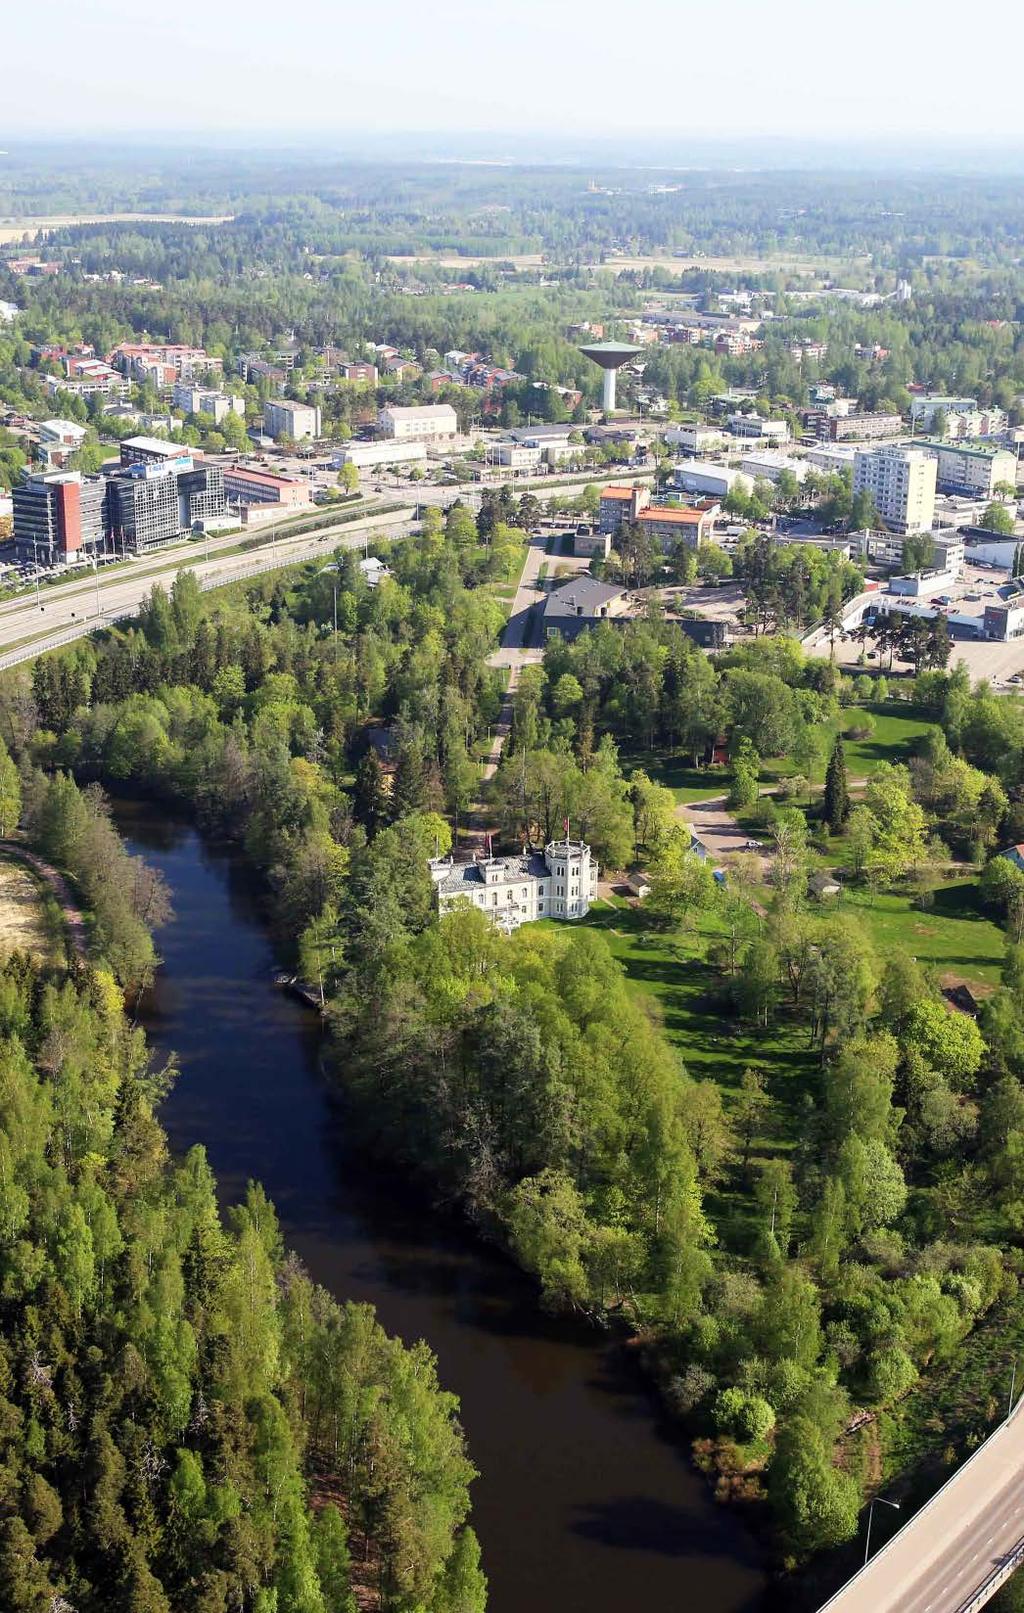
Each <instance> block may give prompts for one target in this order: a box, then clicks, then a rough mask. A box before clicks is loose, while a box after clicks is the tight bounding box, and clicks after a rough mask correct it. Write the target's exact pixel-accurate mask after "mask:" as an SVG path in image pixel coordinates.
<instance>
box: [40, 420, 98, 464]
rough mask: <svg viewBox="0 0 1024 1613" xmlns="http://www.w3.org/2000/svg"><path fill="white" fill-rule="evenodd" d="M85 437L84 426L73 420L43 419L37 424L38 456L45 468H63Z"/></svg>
mask: <svg viewBox="0 0 1024 1613" xmlns="http://www.w3.org/2000/svg"><path fill="white" fill-rule="evenodd" d="M85 437H86V431H85V427H84V426H80V425H79V424H78V423H77V421H75V420H43V421H42V422H41V424H40V426H39V448H38V451H39V458H40V459H41V460H42V461H43V463H44V465H45V466H46V468H47V470H63V469H64V468H65V466H66V465H67V462H68V460H69V459H70V458H71V456H72V454H76V453H77V452H78V450H79V448H81V446H82V444H83V442H84V441H85Z"/></svg>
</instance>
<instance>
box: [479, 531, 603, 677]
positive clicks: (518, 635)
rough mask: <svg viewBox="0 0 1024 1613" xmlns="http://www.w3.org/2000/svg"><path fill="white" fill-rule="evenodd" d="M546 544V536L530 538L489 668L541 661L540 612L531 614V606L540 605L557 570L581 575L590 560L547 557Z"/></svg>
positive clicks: (532, 610) (519, 665)
mask: <svg viewBox="0 0 1024 1613" xmlns="http://www.w3.org/2000/svg"><path fill="white" fill-rule="evenodd" d="M547 541H548V540H547V538H546V537H540V538H531V539H530V542H529V544H528V545H527V550H526V559H525V560H524V562H523V569H522V572H521V574H520V577H519V586H518V588H517V589H516V597H515V599H514V600H513V601H512V611H511V614H510V616H509V619H508V621H507V622H506V624H505V631H504V633H503V634H502V637H501V648H500V650H495V652H494V654H493V655H489V656H488V657H487V664H488V666H507V667H521V666H527V665H529V663H530V662H531V661H533V662H536V661H540V660H542V659H543V656H544V646H543V643H542V642H541V640H540V631H539V626H538V625H536V622H537V617H538V616H539V614H540V613H539V610H538V611H534V606H535V605H536V606H539V605H540V604H541V603H542V601H543V600H544V599H545V597H546V595H547V592H548V585H549V583H550V582H551V581H553V580H554V575H555V572H556V571H558V570H563V571H567V572H581V571H586V570H587V569H588V568H589V566H590V561H589V559H586V558H583V557H580V558H577V557H576V556H575V555H549V554H548V553H547ZM545 564H546V565H547V569H548V574H549V575H548V577H545V578H542V577H541V575H540V573H541V568H542V567H543V566H544V565H545Z"/></svg>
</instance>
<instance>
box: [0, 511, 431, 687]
mask: <svg viewBox="0 0 1024 1613" xmlns="http://www.w3.org/2000/svg"><path fill="white" fill-rule="evenodd" d="M411 518H412V509H411V508H409V509H404V510H396V511H394V512H393V513H392V514H390V515H373V514H368V515H365V516H362V517H360V519H359V520H358V521H349V522H346V523H344V524H342V525H338V526H335V527H326V528H324V529H323V530H322V531H318V532H305V533H298V534H295V535H293V536H291V537H288V536H287V535H285V534H282V535H280V536H278V537H277V538H275V540H274V542H273V543H272V544H269V545H267V547H266V548H259V549H249V550H246V551H244V552H242V553H234V554H232V553H220V554H218V552H217V550H218V547H219V548H220V549H222V550H223V549H228V550H230V549H232V548H236V547H237V544H238V542H239V538H238V536H237V534H236V535H234V536H232V537H231V538H230V539H222V540H221V541H220V543H219V544H217V543H215V542H214V541H212V540H211V543H210V557H209V559H207V558H206V550H205V546H203V547H200V546H199V545H197V544H195V543H190V544H176V545H175V546H174V548H173V549H169V550H162V551H160V552H159V553H157V554H153V555H149V556H146V557H145V558H143V559H140V560H137V561H133V562H131V563H130V564H129V565H127V566H124V567H120V566H119V567H117V568H116V569H112V570H111V571H109V572H108V573H106V574H104V573H103V572H102V571H101V572H100V573H99V576H98V578H97V577H96V576H94V574H93V572H92V570H91V569H90V570H89V571H87V572H86V573H85V574H84V575H83V576H81V577H74V578H71V579H69V580H68V581H67V582H63V583H54V584H51V585H49V586H48V587H46V588H43V589H41V590H40V592H39V596H38V597H39V602H38V604H37V602H36V596H35V595H34V594H32V595H29V596H28V597H22V598H18V599H12V600H7V601H5V602H4V604H2V605H0V668H3V667H7V666H14V665H16V664H17V663H18V662H19V661H23V660H27V659H29V658H30V657H31V656H33V655H38V654H39V653H40V652H41V651H42V650H47V649H55V648H56V647H57V646H58V645H59V644H68V643H70V642H71V641H72V640H73V639H75V638H78V637H81V636H82V635H83V634H85V633H91V632H92V631H93V630H94V629H95V628H97V627H102V626H104V625H107V624H109V623H110V622H112V621H116V620H117V619H118V618H119V617H122V616H129V615H131V614H132V612H133V611H136V610H137V609H138V607H139V605H140V604H141V603H142V601H143V599H144V598H145V597H146V595H147V594H148V593H149V592H150V590H151V588H152V587H153V584H154V583H156V582H161V583H163V584H165V585H166V586H170V584H171V583H172V582H173V581H174V577H175V575H176V573H177V572H178V571H193V572H195V574H196V576H197V577H198V578H199V581H200V582H201V583H202V584H203V586H204V587H206V588H209V587H216V586H218V585H220V584H223V583H227V582H232V581H234V580H236V579H238V578H242V577H250V576H256V575H258V574H260V573H261V572H265V571H271V570H274V569H275V568H276V567H278V566H285V565H293V564H295V562H296V561H300V560H309V559H315V558H316V557H317V556H318V555H324V556H325V557H326V556H327V555H328V554H330V553H331V552H332V551H333V550H334V549H338V548H346V549H358V548H362V546H363V544H364V543H365V542H366V540H367V538H368V537H370V536H377V535H381V534H382V533H383V532H387V533H394V534H398V533H402V534H405V533H407V532H408V531H409V530H410V529H411ZM261 536H262V534H261ZM97 590H98V596H99V597H98V599H97ZM97 605H98V607H99V608H98V610H97ZM4 646H7V649H6V652H4Z"/></svg>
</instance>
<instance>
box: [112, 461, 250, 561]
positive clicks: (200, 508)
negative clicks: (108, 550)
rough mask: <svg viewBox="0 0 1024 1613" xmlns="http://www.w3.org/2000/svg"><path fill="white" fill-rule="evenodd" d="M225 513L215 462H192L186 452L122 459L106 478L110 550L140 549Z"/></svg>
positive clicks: (184, 533) (172, 538)
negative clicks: (173, 456) (167, 456)
mask: <svg viewBox="0 0 1024 1613" xmlns="http://www.w3.org/2000/svg"><path fill="white" fill-rule="evenodd" d="M121 446H122V449H123V448H124V447H125V446H126V445H125V444H123V443H122V445H121ZM164 446H166V444H164ZM226 512H227V501H226V499H225V496H224V473H223V471H222V470H221V467H220V466H219V465H211V464H208V463H206V462H205V461H201V462H200V463H198V464H197V463H196V462H195V461H194V460H193V459H192V457H191V455H190V454H188V452H187V451H181V450H179V457H178V458H177V459H164V460H162V461H157V460H150V461H148V462H146V461H140V460H135V461H130V462H126V463H123V464H122V466H121V469H120V470H117V471H115V472H114V474H113V475H112V476H111V477H109V478H108V480H107V526H108V529H109V531H110V534H111V537H112V540H113V544H114V547H115V549H125V550H128V549H131V550H133V551H134V552H135V553H136V554H144V553H146V552H147V551H148V550H150V549H157V548H160V547H161V546H162V545H163V544H165V543H174V542H175V541H176V540H178V539H180V538H183V537H186V536H187V535H188V534H189V533H190V532H192V531H193V530H194V529H195V528H196V527H201V526H202V525H203V524H204V523H205V522H206V521H212V520H216V519H217V518H218V517H220V516H223V515H225V514H226Z"/></svg>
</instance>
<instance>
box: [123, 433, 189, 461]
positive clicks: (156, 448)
mask: <svg viewBox="0 0 1024 1613" xmlns="http://www.w3.org/2000/svg"><path fill="white" fill-rule="evenodd" d="M121 447H122V448H137V449H138V450H139V452H140V453H144V454H159V455H160V457H161V459H178V458H180V456H181V455H182V454H187V453H188V449H187V448H185V447H183V446H182V444H181V443H178V442H164V440H163V438H162V437H125V438H123V440H122V442H121Z"/></svg>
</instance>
